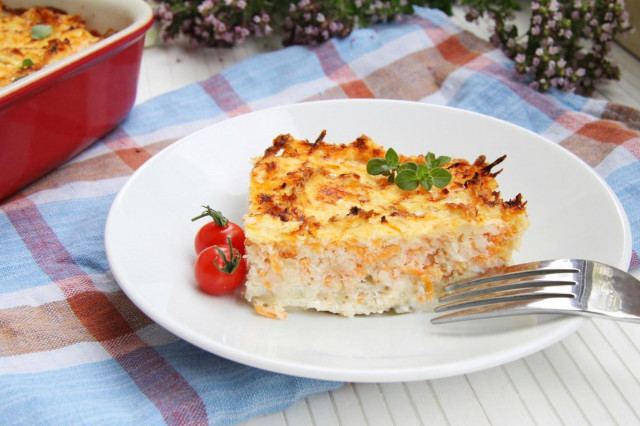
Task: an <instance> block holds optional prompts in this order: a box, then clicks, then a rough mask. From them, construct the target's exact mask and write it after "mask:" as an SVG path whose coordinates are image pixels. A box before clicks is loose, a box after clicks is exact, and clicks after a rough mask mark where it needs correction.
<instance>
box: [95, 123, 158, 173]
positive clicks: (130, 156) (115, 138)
mask: <svg viewBox="0 0 640 426" xmlns="http://www.w3.org/2000/svg"><path fill="white" fill-rule="evenodd" d="M104 143H105V145H106V146H108V147H109V148H110V149H111V150H113V152H114V153H115V154H116V155H117V156H118V157H119V158H120V160H122V162H123V163H125V164H126V165H127V166H129V167H130V168H131V169H132V170H137V169H138V167H140V166H141V165H142V164H143V163H144V162H145V161H147V160H148V159H149V158H151V154H149V153H148V152H147V151H146V150H145V149H144V148H142V147H141V146H139V145H138V144H137V143H136V141H134V140H133V138H131V137H130V136H129V135H128V134H127V133H126V132H125V131H124V130H123V129H122V128H121V127H117V128H116V129H115V130H114V131H112V132H111V133H109V134H108V135H107V136H106V137H105V139H104Z"/></svg>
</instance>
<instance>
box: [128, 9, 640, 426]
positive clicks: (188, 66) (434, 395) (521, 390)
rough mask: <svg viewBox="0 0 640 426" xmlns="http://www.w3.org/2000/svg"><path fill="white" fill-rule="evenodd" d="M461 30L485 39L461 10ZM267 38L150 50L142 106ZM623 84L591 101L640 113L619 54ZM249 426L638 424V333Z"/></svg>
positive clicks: (625, 329) (580, 338) (351, 392)
mask: <svg viewBox="0 0 640 426" xmlns="http://www.w3.org/2000/svg"><path fill="white" fill-rule="evenodd" d="M454 19H455V21H456V23H457V24H458V25H460V26H462V27H464V28H467V29H469V30H470V31H473V32H474V33H476V34H477V35H479V36H480V37H485V38H486V32H485V31H484V29H483V28H481V27H478V26H475V25H470V24H468V23H466V22H465V21H464V19H463V18H462V14H461V13H460V12H459V11H457V12H456V15H455V17H454ZM280 47H281V46H280V42H279V39H277V38H273V39H267V40H265V39H261V40H257V41H252V42H248V43H245V44H243V45H241V46H238V47H235V48H233V49H228V50H219V49H191V48H187V47H184V46H181V45H174V46H156V47H152V48H148V49H147V50H146V51H145V53H144V56H143V62H142V69H141V75H140V82H139V88H138V98H137V101H136V102H137V103H140V102H143V101H145V100H147V99H149V98H152V97H154V96H157V95H160V94H162V93H165V92H168V91H171V90H174V89H177V88H180V87H183V86H185V85H187V84H190V83H193V82H196V81H200V80H204V79H206V78H208V77H210V76H212V75H213V74H215V73H217V72H219V71H221V70H223V69H224V68H226V67H228V66H229V65H231V64H233V63H235V62H237V61H240V60H242V59H244V58H246V57H249V56H251V55H254V54H256V53H260V52H267V51H271V50H276V49H279V48H280ZM613 58H614V60H615V61H617V62H618V64H619V65H620V66H621V68H622V79H621V80H620V81H619V82H611V83H606V84H603V85H601V86H600V87H599V89H598V91H597V92H596V93H595V95H594V97H596V98H602V99H610V100H612V101H615V102H618V103H622V104H625V105H629V106H633V107H635V108H637V109H640V62H639V61H638V60H637V59H636V58H634V57H633V56H632V55H630V54H628V53H627V52H626V51H624V50H623V49H622V48H619V47H617V48H616V49H615V52H614V55H613ZM248 424H249V425H296V426H298V425H334V424H341V425H390V424H396V425H402V426H404V425H414V424H429V425H432V424H433V425H440V424H453V425H460V424H472V425H483V424H496V425H500V424H504V425H524V424H540V425H545V426H547V425H554V424H570V425H573V424H576V425H582V424H594V425H606V424H621V425H633V424H638V425H640V325H631V324H624V323H616V322H610V321H602V320H590V321H589V322H588V323H587V325H586V326H584V327H583V328H582V329H580V330H579V331H578V332H577V333H574V334H573V335H571V336H569V337H567V338H566V339H564V340H563V341H561V342H559V343H557V344H555V345H553V346H551V347H549V348H547V349H545V350H543V351H540V352H538V353H535V354H533V355H530V356H528V357H526V358H524V359H521V360H518V361H514V362H511V363H508V364H505V365H503V366H500V367H496V368H492V369H489V370H486V371H481V372H477V373H472V374H466V375H463V376H458V377H451V378H445V379H438V380H429V381H417V382H406V383H386V384H362V383H347V384H345V385H344V386H343V387H342V388H340V389H339V390H337V391H332V392H325V393H322V394H318V395H315V396H313V397H310V398H306V399H304V400H301V401H299V402H298V403H297V404H295V405H294V406H292V407H291V408H289V409H287V410H284V411H282V412H278V413H274V414H271V415H268V416H265V417H262V418H258V419H254V420H252V421H250V422H248Z"/></svg>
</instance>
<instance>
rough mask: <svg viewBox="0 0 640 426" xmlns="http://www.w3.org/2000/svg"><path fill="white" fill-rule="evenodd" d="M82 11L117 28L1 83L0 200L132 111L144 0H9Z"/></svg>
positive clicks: (145, 23)
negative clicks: (18, 76)
mask: <svg viewBox="0 0 640 426" xmlns="http://www.w3.org/2000/svg"><path fill="white" fill-rule="evenodd" d="M3 2H4V4H5V5H6V6H7V7H9V8H28V7H31V6H48V7H54V8H57V9H61V10H64V11H65V12H67V13H70V14H78V15H81V16H82V17H83V18H84V19H85V21H86V26H87V28H88V29H89V30H94V31H97V32H98V33H100V34H108V33H110V32H113V34H112V35H110V36H109V37H107V38H105V39H104V40H101V41H100V42H98V43H96V44H95V45H93V46H91V47H88V48H86V49H84V50H82V51H80V52H78V53H76V54H74V55H72V56H69V57H68V58H66V59H64V60H62V61H60V62H57V63H55V64H51V65H49V66H46V67H44V68H43V69H41V70H39V71H36V72H34V73H33V74H31V75H29V76H27V77H24V78H22V79H20V80H17V81H15V82H13V83H11V84H9V85H8V86H5V87H3V88H0V200H2V199H4V198H6V197H7V196H9V195H11V194H13V193H14V192H16V191H17V190H19V189H20V188H22V187H24V186H25V185H27V184H28V183H30V182H32V181H34V180H36V179H37V178H39V177H41V176H43V175H44V174H46V173H48V172H49V171H51V170H52V169H54V168H55V167H57V166H59V165H60V164H62V163H63V162H65V161H66V160H68V159H69V158H71V157H73V156H74V155H76V154H77V153H79V152H80V151H82V150H83V149H85V148H87V147H88V146H89V145H91V144H92V143H93V142H95V141H96V140H97V139H99V138H100V137H101V136H103V135H105V134H106V133H107V132H108V131H109V130H111V129H112V128H114V127H115V126H116V125H117V124H118V123H119V122H120V121H121V120H122V119H123V118H124V117H125V116H126V115H127V114H128V113H129V111H130V110H131V107H132V106H133V103H134V101H135V97H136V90H137V87H138V74H139V71H140V61H141V58H142V50H143V48H144V35H145V32H146V31H147V30H148V29H149V27H150V26H151V24H152V23H153V12H152V10H151V7H150V6H149V5H148V4H147V3H146V2H145V1H144V0H3Z"/></svg>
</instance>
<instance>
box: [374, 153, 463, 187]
mask: <svg viewBox="0 0 640 426" xmlns="http://www.w3.org/2000/svg"><path fill="white" fill-rule="evenodd" d="M424 159H425V164H416V163H414V162H413V161H409V162H407V163H402V164H401V163H400V158H399V157H398V154H397V153H396V151H395V150H394V149H393V148H389V149H388V150H387V152H386V153H385V155H384V158H372V159H371V160H369V161H368V162H367V173H369V174H370V175H373V176H376V175H382V176H387V177H388V180H389V182H390V183H395V184H396V186H397V187H398V188H400V189H404V190H405V191H413V190H414V189H416V188H417V187H418V186H422V187H423V188H424V189H426V190H427V191H428V190H430V189H431V188H432V187H433V186H435V187H437V188H444V187H445V186H447V185H448V184H449V182H451V173H449V171H448V170H447V169H445V168H443V167H442V166H444V165H445V164H447V163H448V162H449V161H451V157H447V156H445V155H441V156H440V157H437V158H436V156H435V154H434V153H432V152H429V153H427V155H425V156H424Z"/></svg>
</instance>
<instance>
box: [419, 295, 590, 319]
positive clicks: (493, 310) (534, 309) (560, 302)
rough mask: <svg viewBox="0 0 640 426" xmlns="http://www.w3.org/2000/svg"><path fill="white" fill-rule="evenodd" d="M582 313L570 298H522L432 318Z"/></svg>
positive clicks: (481, 317) (478, 317) (479, 317)
mask: <svg viewBox="0 0 640 426" xmlns="http://www.w3.org/2000/svg"><path fill="white" fill-rule="evenodd" d="M571 311H573V312H575V313H576V314H579V313H580V310H579V309H577V308H576V307H575V306H573V304H572V303H571V299H570V298H566V297H556V298H550V299H538V300H532V299H522V300H513V301H508V302H500V303H493V304H490V305H484V306H477V307H475V308H469V309H463V310H461V311H456V312H451V313H448V314H445V315H441V316H438V317H436V318H433V319H431V323H432V324H446V323H451V322H459V321H467V320H475V319H484V318H497V317H505V316H513V315H530V314H559V313H564V314H566V313H567V312H571Z"/></svg>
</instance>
